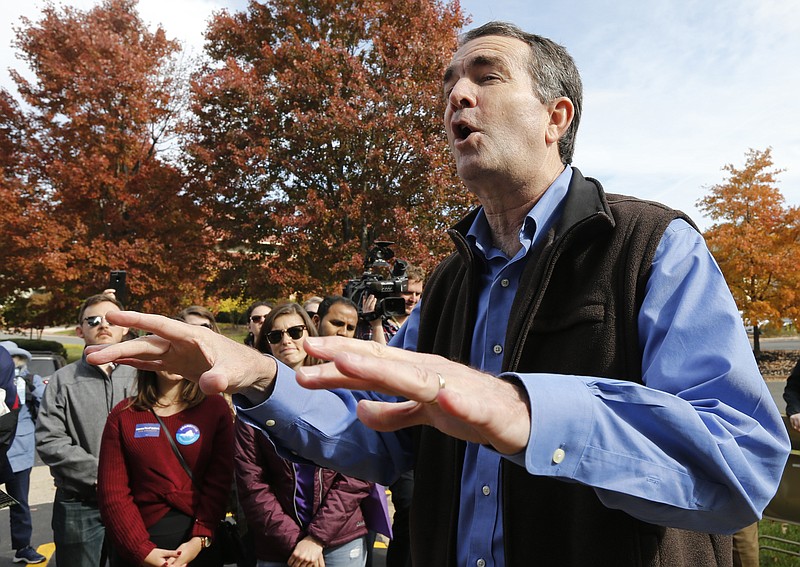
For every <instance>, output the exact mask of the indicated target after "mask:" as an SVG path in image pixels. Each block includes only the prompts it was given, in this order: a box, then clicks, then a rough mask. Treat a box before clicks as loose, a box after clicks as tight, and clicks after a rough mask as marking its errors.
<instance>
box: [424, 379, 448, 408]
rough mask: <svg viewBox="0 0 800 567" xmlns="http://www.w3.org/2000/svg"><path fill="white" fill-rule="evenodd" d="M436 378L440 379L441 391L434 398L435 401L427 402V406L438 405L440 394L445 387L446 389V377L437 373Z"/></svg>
mask: <svg viewBox="0 0 800 567" xmlns="http://www.w3.org/2000/svg"><path fill="white" fill-rule="evenodd" d="M436 378H438V379H439V390H438V391H437V392H436V395H435V396H434V397H433V399H432V400H431V401H429V402H425V403H426V404H435V403H436V399H437V398H438V397H439V392H440V391H442V390H444V387H445V381H444V376H442V375H441V374H439V373H438V372H437V373H436Z"/></svg>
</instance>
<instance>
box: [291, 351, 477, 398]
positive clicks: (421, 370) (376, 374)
mask: <svg viewBox="0 0 800 567" xmlns="http://www.w3.org/2000/svg"><path fill="white" fill-rule="evenodd" d="M345 340H350V339H345ZM352 342H367V341H352ZM377 346H379V347H380V346H381V345H377ZM395 350H397V349H395ZM432 358H433V360H436V361H437V362H438V363H439V364H440V365H441V363H442V361H444V362H446V361H445V359H442V358H440V357H432ZM449 364H453V363H449ZM460 368H461V369H462V370H463V369H465V367H460ZM439 376H440V374H439V373H438V372H436V371H435V370H434V369H433V368H432V366H431V365H420V364H410V363H407V362H402V361H392V363H391V364H387V361H386V360H383V359H381V358H377V357H374V356H361V355H359V354H354V353H350V352H341V353H338V354H337V355H336V357H335V361H334V364H321V365H317V366H304V367H302V368H300V369H299V370H298V371H297V382H298V383H299V384H300V385H301V386H303V387H305V388H310V389H332V388H346V389H349V390H370V391H374V392H381V393H383V394H388V395H392V396H401V397H404V398H407V399H409V400H416V401H421V402H429V401H431V400H434V399H435V398H436V396H437V394H438V392H439V389H440V384H441V383H440V381H439Z"/></svg>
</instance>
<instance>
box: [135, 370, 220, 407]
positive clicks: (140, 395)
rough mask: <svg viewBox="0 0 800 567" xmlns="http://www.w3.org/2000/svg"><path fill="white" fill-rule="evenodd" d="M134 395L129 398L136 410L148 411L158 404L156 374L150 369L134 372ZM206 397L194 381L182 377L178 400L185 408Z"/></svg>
mask: <svg viewBox="0 0 800 567" xmlns="http://www.w3.org/2000/svg"><path fill="white" fill-rule="evenodd" d="M136 386H137V392H136V395H135V396H134V397H133V398H131V406H133V407H134V408H136V409H138V410H144V411H150V410H151V409H153V408H154V407H157V406H158V376H156V373H155V372H153V371H152V370H139V371H138V372H137V373H136ZM205 399H206V395H205V394H204V393H203V392H202V390H200V386H198V385H197V384H195V383H194V382H190V381H189V380H186V379H185V378H184V379H183V383H182V384H181V391H180V401H182V402H184V403H185V404H186V407H187V409H188V408H193V407H194V406H196V405H198V404H199V403H200V402H202V401H203V400H205Z"/></svg>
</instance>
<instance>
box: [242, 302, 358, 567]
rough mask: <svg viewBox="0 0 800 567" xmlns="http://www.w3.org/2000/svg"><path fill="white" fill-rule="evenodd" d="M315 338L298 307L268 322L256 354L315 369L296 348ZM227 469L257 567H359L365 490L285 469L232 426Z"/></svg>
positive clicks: (322, 473)
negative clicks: (235, 486) (232, 470)
mask: <svg viewBox="0 0 800 567" xmlns="http://www.w3.org/2000/svg"><path fill="white" fill-rule="evenodd" d="M309 335H311V336H317V331H316V327H315V326H314V324H313V323H312V322H311V319H310V318H309V317H308V314H307V313H306V312H305V310H304V309H303V307H302V306H300V305H299V304H296V303H287V304H284V305H280V306H278V307H276V308H275V309H273V310H272V311H271V312H270V313H269V315H268V316H267V319H266V321H265V322H264V325H263V326H262V328H261V333H260V335H259V337H258V340H257V341H256V347H257V348H258V349H259V350H261V351H262V352H266V353H267V354H271V355H273V356H274V357H275V358H277V359H278V360H279V361H280V362H282V363H283V364H286V365H287V366H290V367H291V368H293V369H297V368H300V367H301V366H304V365H310V364H316V363H317V362H316V361H315V360H314V359H312V358H311V357H309V356H308V355H307V354H306V351H305V349H304V348H303V343H304V342H305V339H306V337H308V336H309ZM235 430H236V431H235V435H236V442H235V451H234V461H235V465H236V481H237V484H238V487H239V499H240V501H241V504H242V508H244V511H245V516H246V517H247V521H248V523H249V524H250V529H251V530H252V531H253V533H254V537H255V546H256V557H257V558H258V566H259V567H284V566H286V565H288V566H289V567H323V566H324V567H341V566H348V567H363V565H364V563H365V560H366V543H365V535H366V533H367V527H366V524H365V521H364V516H363V514H362V511H361V505H362V502H363V501H364V499H365V498H367V497H368V496H369V494H370V488H371V486H370V483H368V482H364V481H361V480H357V479H354V478H351V477H347V476H344V475H342V474H340V473H337V472H336V471H332V470H329V469H322V468H319V467H316V466H314V465H310V464H298V463H292V462H289V461H287V460H285V459H283V458H281V457H280V456H278V454H277V453H276V452H275V448H274V447H273V445H272V443H271V442H270V441H269V439H267V437H265V436H264V435H263V434H262V433H261V432H258V431H256V430H255V429H253V428H252V427H250V426H249V425H247V424H245V423H244V422H242V421H240V420H238V419H237V421H236V427H235Z"/></svg>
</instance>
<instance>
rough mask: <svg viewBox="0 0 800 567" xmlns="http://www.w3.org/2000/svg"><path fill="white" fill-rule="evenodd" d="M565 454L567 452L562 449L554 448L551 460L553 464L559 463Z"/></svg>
mask: <svg viewBox="0 0 800 567" xmlns="http://www.w3.org/2000/svg"><path fill="white" fill-rule="evenodd" d="M566 456H567V454H566V453H565V452H564V449H556V450H555V451H553V462H554V463H555V464H559V463H560V462H561V461H563V460H564V457H566Z"/></svg>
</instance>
